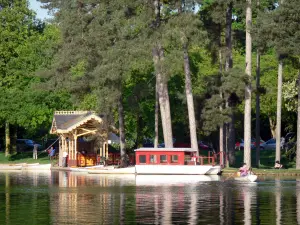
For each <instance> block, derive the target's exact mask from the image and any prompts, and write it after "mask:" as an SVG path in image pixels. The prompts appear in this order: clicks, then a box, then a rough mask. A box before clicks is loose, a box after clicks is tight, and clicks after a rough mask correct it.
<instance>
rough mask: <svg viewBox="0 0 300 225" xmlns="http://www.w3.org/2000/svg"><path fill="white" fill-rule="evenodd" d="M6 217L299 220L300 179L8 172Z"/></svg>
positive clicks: (0, 212) (17, 220)
mask: <svg viewBox="0 0 300 225" xmlns="http://www.w3.org/2000/svg"><path fill="white" fill-rule="evenodd" d="M0 224H12V225H17V224H22V225H23V224H30V225H33V224H41V225H44V224H86V225H89V224H289V225H290V224H300V179H299V180H297V178H296V177H291V178H288V177H281V178H276V177H260V179H259V180H258V182H257V183H243V182H238V181H234V180H231V179H228V178H224V177H218V176H212V177H206V176H150V175H148V176H141V175H140V176H134V175H96V174H95V175H93V174H85V173H78V172H77V173H76V172H62V171H59V172H58V171H54V172H5V173H0Z"/></svg>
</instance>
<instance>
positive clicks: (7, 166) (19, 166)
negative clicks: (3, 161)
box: [0, 165, 22, 171]
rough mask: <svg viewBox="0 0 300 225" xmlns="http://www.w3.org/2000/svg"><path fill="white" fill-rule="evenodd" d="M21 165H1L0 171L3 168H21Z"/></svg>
mask: <svg viewBox="0 0 300 225" xmlns="http://www.w3.org/2000/svg"><path fill="white" fill-rule="evenodd" d="M21 169H22V166H21V165H0V171H2V170H21Z"/></svg>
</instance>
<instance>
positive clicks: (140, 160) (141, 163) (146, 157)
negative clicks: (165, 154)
mask: <svg viewBox="0 0 300 225" xmlns="http://www.w3.org/2000/svg"><path fill="white" fill-rule="evenodd" d="M142 156H143V157H145V162H142V161H141V157H142ZM139 163H140V164H147V155H139Z"/></svg>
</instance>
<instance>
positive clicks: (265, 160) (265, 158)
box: [234, 150, 295, 169]
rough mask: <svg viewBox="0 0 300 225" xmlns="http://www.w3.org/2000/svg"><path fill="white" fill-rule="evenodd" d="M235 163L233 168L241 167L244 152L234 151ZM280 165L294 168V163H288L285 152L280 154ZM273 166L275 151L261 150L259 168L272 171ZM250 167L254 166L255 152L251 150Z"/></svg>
mask: <svg viewBox="0 0 300 225" xmlns="http://www.w3.org/2000/svg"><path fill="white" fill-rule="evenodd" d="M235 157H236V163H235V165H234V167H235V168H238V167H241V166H242V164H243V161H244V160H243V159H244V151H236V155H235ZM280 163H281V164H282V165H283V166H284V168H286V169H287V168H295V162H294V161H292V162H290V161H289V160H288V159H287V158H286V156H285V152H281V160H280ZM274 164H275V151H272V150H261V151H260V166H259V167H260V168H261V169H272V168H273V167H274ZM251 165H256V150H251Z"/></svg>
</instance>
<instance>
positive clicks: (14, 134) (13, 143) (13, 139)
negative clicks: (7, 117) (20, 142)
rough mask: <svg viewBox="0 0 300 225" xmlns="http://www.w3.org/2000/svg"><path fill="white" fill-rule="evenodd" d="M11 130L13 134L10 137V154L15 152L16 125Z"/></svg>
mask: <svg viewBox="0 0 300 225" xmlns="http://www.w3.org/2000/svg"><path fill="white" fill-rule="evenodd" d="M11 130H12V132H13V135H12V139H11V146H10V149H11V150H10V154H11V155H13V154H15V153H17V135H18V134H17V126H13V127H12V129H11Z"/></svg>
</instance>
